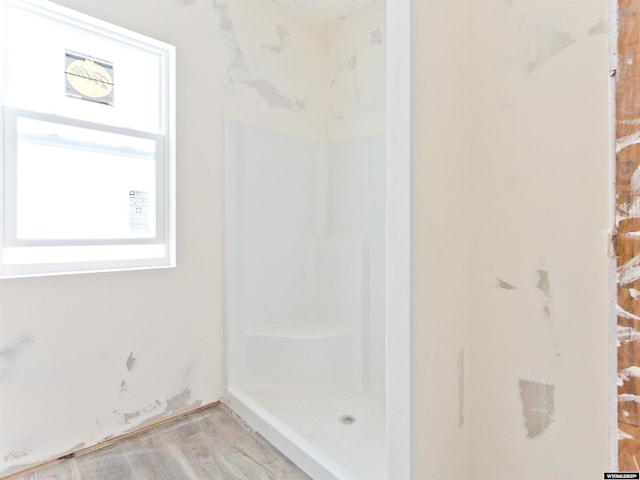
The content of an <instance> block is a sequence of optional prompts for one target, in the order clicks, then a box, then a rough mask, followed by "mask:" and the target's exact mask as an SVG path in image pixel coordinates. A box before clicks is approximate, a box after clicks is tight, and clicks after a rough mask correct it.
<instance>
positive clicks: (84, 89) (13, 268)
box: [0, 0, 175, 278]
mask: <svg viewBox="0 0 640 480" xmlns="http://www.w3.org/2000/svg"><path fill="white" fill-rule="evenodd" d="M32 32H38V35H37V36H34V35H33V33H32ZM0 34H1V35H0V42H1V43H0V55H1V56H0V60H1V61H0V78H2V79H3V81H2V84H1V85H0V103H1V106H2V112H1V120H0V124H1V125H0V133H1V144H0V147H1V148H0V158H1V160H2V169H0V172H1V175H2V177H1V178H0V180H1V181H0V191H1V198H2V208H1V209H0V219H1V222H0V242H1V249H0V277H5V278H6V277H16V276H30V275H51V274H63V273H77V272H87V271H105V270H122V269H138V268H158V267H170V266H175V182H174V172H175V120H174V119H175V107H174V98H175V94H174V92H175V81H174V78H175V49H174V47H172V46H170V45H167V44H165V43H162V42H159V41H156V40H152V39H149V38H147V37H144V36H142V35H138V34H136V33H133V32H130V31H127V30H124V29H121V28H119V27H116V26H113V25H109V24H107V23H104V22H102V21H99V20H95V19H92V18H90V17H87V16H85V15H81V14H78V13H76V12H73V11H71V10H68V9H66V8H63V7H60V6H57V5H55V4H51V3H43V2H37V3H36V2H35V1H33V2H32V1H31V0H0ZM43 38H46V39H47V41H46V42H43V41H42V40H41V39H43Z"/></svg>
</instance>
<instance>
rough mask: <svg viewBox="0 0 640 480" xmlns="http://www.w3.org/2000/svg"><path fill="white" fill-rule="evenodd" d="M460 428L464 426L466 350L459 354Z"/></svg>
mask: <svg viewBox="0 0 640 480" xmlns="http://www.w3.org/2000/svg"><path fill="white" fill-rule="evenodd" d="M457 366H458V428H461V427H462V426H463V425H464V350H460V353H458V361H457Z"/></svg>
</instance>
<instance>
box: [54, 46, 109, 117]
mask: <svg viewBox="0 0 640 480" xmlns="http://www.w3.org/2000/svg"><path fill="white" fill-rule="evenodd" d="M65 65H66V67H65V79H66V82H65V83H66V94H67V96H70V97H76V98H81V99H83V100H89V101H92V102H98V103H104V104H107V105H113V88H114V84H113V64H111V63H109V62H105V61H103V60H98V59H95V58H92V57H89V56H86V55H80V54H77V53H72V52H66V54H65Z"/></svg>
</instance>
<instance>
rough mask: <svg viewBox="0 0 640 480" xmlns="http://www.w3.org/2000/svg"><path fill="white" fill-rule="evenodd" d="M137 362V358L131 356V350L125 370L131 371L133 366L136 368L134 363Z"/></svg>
mask: <svg viewBox="0 0 640 480" xmlns="http://www.w3.org/2000/svg"><path fill="white" fill-rule="evenodd" d="M137 364H138V359H137V358H136V357H134V356H133V352H131V353H130V354H129V356H128V357H127V364H126V365H127V370H129V371H131V370H133V369H134V368H136V365H137Z"/></svg>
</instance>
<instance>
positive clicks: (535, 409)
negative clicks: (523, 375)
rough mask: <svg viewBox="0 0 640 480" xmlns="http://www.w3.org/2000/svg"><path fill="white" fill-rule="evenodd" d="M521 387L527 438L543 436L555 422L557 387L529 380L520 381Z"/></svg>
mask: <svg viewBox="0 0 640 480" xmlns="http://www.w3.org/2000/svg"><path fill="white" fill-rule="evenodd" d="M519 385H520V400H521V401H522V416H523V417H524V425H525V428H526V429H527V438H535V437H538V436H540V435H542V434H543V433H544V432H545V431H546V429H547V427H548V426H549V425H550V424H551V423H552V422H553V421H554V414H555V405H554V403H555V402H554V395H555V389H556V387H555V386H554V385H548V384H545V383H538V382H530V381H527V380H520V382H519Z"/></svg>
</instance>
